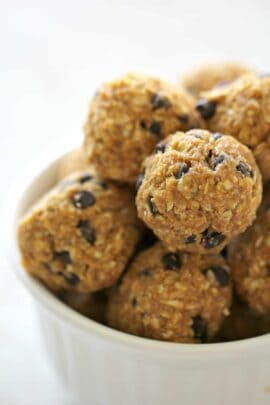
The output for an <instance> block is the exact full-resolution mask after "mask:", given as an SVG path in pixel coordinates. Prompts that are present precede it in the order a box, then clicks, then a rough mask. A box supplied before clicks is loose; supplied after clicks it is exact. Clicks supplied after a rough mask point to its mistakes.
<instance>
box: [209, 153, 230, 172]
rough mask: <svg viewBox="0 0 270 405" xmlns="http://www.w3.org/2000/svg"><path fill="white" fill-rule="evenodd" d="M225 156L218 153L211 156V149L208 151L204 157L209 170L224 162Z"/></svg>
mask: <svg viewBox="0 0 270 405" xmlns="http://www.w3.org/2000/svg"><path fill="white" fill-rule="evenodd" d="M224 160H225V156H224V155H219V156H217V157H214V156H213V152H212V150H210V151H209V153H208V156H207V158H206V159H205V161H206V163H207V164H208V166H209V167H210V169H211V170H215V169H216V168H217V166H218V165H220V164H221V163H222V162H224Z"/></svg>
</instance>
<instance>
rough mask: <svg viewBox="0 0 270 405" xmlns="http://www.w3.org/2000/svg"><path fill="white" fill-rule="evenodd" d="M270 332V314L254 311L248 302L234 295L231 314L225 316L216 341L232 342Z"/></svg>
mask: <svg viewBox="0 0 270 405" xmlns="http://www.w3.org/2000/svg"><path fill="white" fill-rule="evenodd" d="M266 333H270V316H269V315H266V316H265V315H264V316H263V315H258V314H256V313H254V312H253V311H252V310H251V309H250V308H249V307H248V305H247V304H246V303H244V302H241V301H240V300H239V299H238V298H237V297H233V304H232V307H231V310H230V315H229V316H228V317H226V318H225V320H224V322H223V324H222V326H221V329H220V331H219V332H218V333H217V335H216V336H215V338H214V340H213V341H214V342H216V343H217V342H231V341H233V340H242V339H249V338H251V337H255V336H260V335H264V334H266Z"/></svg>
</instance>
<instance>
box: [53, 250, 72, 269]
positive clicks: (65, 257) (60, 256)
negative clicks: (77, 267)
mask: <svg viewBox="0 0 270 405" xmlns="http://www.w3.org/2000/svg"><path fill="white" fill-rule="evenodd" d="M53 258H54V260H59V261H60V262H61V263H63V264H65V265H68V264H71V263H72V260H71V257H70V253H69V252H68V251H67V250H62V251H61V252H54V253H53Z"/></svg>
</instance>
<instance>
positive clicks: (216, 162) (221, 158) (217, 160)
mask: <svg viewBox="0 0 270 405" xmlns="http://www.w3.org/2000/svg"><path fill="white" fill-rule="evenodd" d="M224 160H225V156H224V155H219V156H217V157H216V158H215V159H214V162H213V169H214V170H215V169H216V167H217V166H218V165H220V164H221V163H222V162H224Z"/></svg>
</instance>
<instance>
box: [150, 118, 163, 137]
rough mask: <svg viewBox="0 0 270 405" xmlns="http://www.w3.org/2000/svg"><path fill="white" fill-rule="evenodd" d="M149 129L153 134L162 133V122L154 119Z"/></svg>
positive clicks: (158, 134)
mask: <svg viewBox="0 0 270 405" xmlns="http://www.w3.org/2000/svg"><path fill="white" fill-rule="evenodd" d="M149 131H150V132H151V134H153V135H157V136H160V135H161V123H160V122H158V121H153V122H152V124H151V125H150V128H149Z"/></svg>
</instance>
